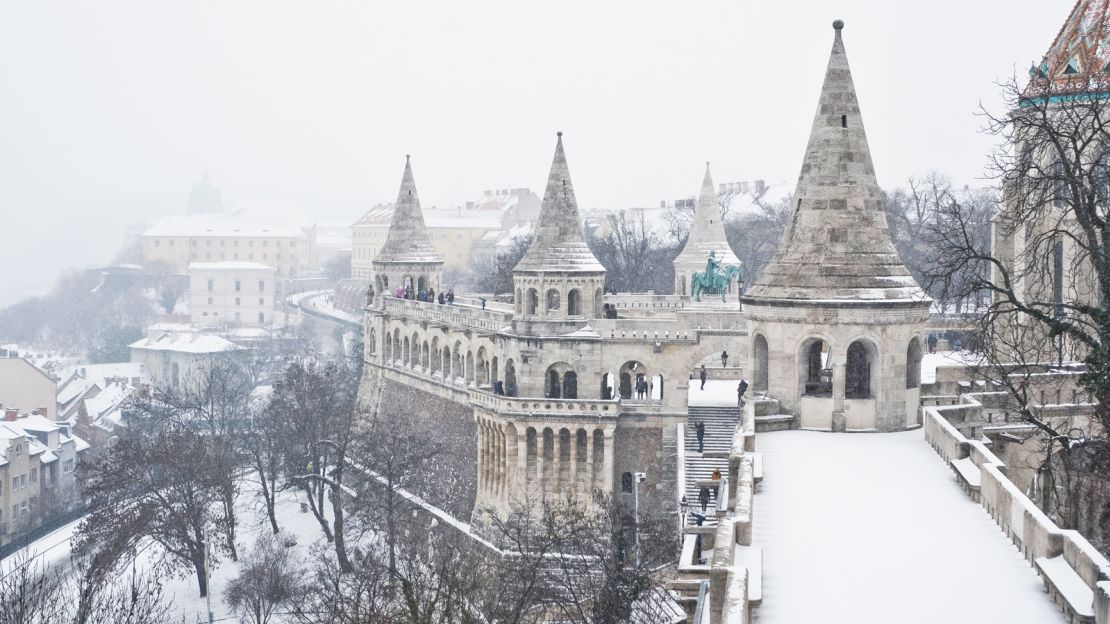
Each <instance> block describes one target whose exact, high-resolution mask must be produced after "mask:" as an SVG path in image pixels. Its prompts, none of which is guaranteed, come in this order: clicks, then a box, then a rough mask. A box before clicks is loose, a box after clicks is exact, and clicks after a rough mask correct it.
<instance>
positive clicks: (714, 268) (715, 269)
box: [690, 251, 744, 302]
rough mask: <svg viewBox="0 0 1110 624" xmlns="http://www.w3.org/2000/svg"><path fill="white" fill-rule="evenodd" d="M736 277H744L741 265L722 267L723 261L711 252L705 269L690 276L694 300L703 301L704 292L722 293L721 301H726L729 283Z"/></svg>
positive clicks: (740, 278)
mask: <svg viewBox="0 0 1110 624" xmlns="http://www.w3.org/2000/svg"><path fill="white" fill-rule="evenodd" d="M734 277H735V278H737V280H738V281H739V280H742V279H744V277H743V272H742V271H741V270H740V267H739V266H737V265H735V264H730V265H727V266H725V267H721V261H720V260H717V257H716V253H715V252H712V251H711V252H709V259H708V260H706V263H705V271H703V272H698V273H694V275H693V277H691V278H690V290H691V292H692V293H693V295H694V301H701V294H702V293H703V292H704V293H709V294H711V295H720V296H721V301H722V302H724V300H725V295H726V294H727V292H728V283H729V282H730V281H732V278H734Z"/></svg>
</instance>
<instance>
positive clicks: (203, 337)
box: [128, 331, 247, 389]
mask: <svg viewBox="0 0 1110 624" xmlns="http://www.w3.org/2000/svg"><path fill="white" fill-rule="evenodd" d="M128 346H129V347H130V348H131V361H132V362H137V363H141V364H143V365H144V366H145V367H146V370H147V371H149V372H150V379H151V382H152V383H154V385H156V386H161V387H164V388H172V389H187V388H188V387H190V386H191V385H193V384H194V383H196V381H197V380H198V379H199V377H200V375H201V374H203V372H204V371H205V370H206V369H207V368H209V367H211V366H213V365H215V364H217V363H220V362H236V361H239V359H240V358H241V356H242V354H243V353H245V352H246V351H247V349H244V348H243V347H240V346H239V345H237V344H235V343H233V342H231V341H230V340H227V339H225V338H221V337H220V336H214V335H212V334H205V333H196V332H168V331H167V332H159V333H156V334H154V335H152V336H148V337H146V338H143V339H142V340H138V341H136V342H133V343H131V344H130V345H128Z"/></svg>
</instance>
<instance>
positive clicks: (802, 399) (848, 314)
mask: <svg viewBox="0 0 1110 624" xmlns="http://www.w3.org/2000/svg"><path fill="white" fill-rule="evenodd" d="M843 27H844V23H843V22H841V21H839V20H837V21H836V22H834V24H833V28H834V29H835V37H834V40H833V46H832V53H831V54H830V57H829V64H828V69H827V71H826V73H825V82H824V85H823V87H822V89H821V97H820V100H819V102H818V106H817V114H816V115H815V117H814V120H813V128H812V130H811V131H810V136H809V144H808V146H807V147H806V153H805V158H804V159H803V161H802V170H801V174H800V175H799V177H798V186H797V190H796V191H795V194H794V202H795V205H794V212H793V217H792V219H791V222H790V224H789V225H788V227H787V229H786V232H785V233H784V234H783V239H782V242H781V244H780V246H779V250H778V252H777V253H776V254H775V256H774V258H773V259H772V261H771V263H770V264H769V265H768V266H767V268H766V269H764V271H763V273H762V274H761V275H760V276H759V278H758V279H757V280H756V281H755V284H754V285H753V286H752V287H751V288H750V289H749V290H748V292H747V294H746V295H745V296H744V297H743V299H742V301H743V302H744V305H745V310H746V312H747V316H748V319H749V333H750V336H751V345H752V346H751V349H752V351H751V354H750V357H751V359H750V360H749V361H750V362H751V363H752V377H753V380H752V385H753V387H754V389H755V390H756V391H757V392H759V391H763V390H766V391H767V392H768V393H769V394H770V395H771V396H772V397H774V398H777V399H779V400H781V401H782V403H783V404H784V405H786V406H787V407H788V408H789V409H792V410H793V411H794V412H795V413H797V414H798V415H799V417H800V424H801V425H802V426H805V427H815V428H825V429H833V430H845V429H847V430H876V429H877V430H898V429H904V428H906V427H907V426H911V425H913V424H915V423H916V419H917V407H918V394H919V382H920V368H921V352H922V350H921V336H920V334H921V332H922V331H923V329H924V322H925V320H926V319H927V318H928V314H929V306H930V304H931V301H930V300H929V299H928V297H926V296H925V294H924V292H923V291H922V290H921V288H920V286H919V285H918V284H917V282H916V281H915V280H914V279H913V277H912V276H911V275H910V273H909V271H908V270H907V269H906V267H905V266H904V265H903V264H902V261H901V259H900V258H899V256H898V252H897V251H896V250H895V249H894V245H893V243H892V242H891V239H890V232H889V230H888V228H887V223H886V216H885V214H884V212H883V205H882V199H881V194H880V191H879V185H878V182H877V181H876V180H875V170H874V166H873V165H872V162H871V152H870V149H869V147H868V144H867V135H866V133H865V132H864V129H863V118H862V116H861V115H860V109H859V103H858V100H857V98H856V91H855V86H854V84H853V82H852V73H851V69H850V68H849V66H848V57H847V55H846V54H845V52H844V41H843V37H842V30H843Z"/></svg>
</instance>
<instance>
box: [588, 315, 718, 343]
mask: <svg viewBox="0 0 1110 624" xmlns="http://www.w3.org/2000/svg"><path fill="white" fill-rule="evenodd" d="M589 325H590V327H592V328H593V330H594V331H596V332H597V333H598V335H599V336H601V337H602V338H607V339H612V340H635V341H645V342H660V343H665V342H685V343H694V342H697V339H698V338H697V333H696V332H692V331H689V330H683V331H679V329H678V328H679V327H680V326H681V325H680V324H679V323H675V322H674V321H673V320H671V321H666V320H657V319H634V318H633V319H629V318H622V319H590V322H589Z"/></svg>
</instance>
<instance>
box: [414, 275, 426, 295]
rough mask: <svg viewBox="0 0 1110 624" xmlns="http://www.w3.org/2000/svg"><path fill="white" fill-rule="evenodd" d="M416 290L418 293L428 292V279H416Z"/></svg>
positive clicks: (421, 277)
mask: <svg viewBox="0 0 1110 624" xmlns="http://www.w3.org/2000/svg"><path fill="white" fill-rule="evenodd" d="M416 290H417V292H419V291H421V290H428V278H426V277H424V276H423V275H421V276H420V277H418V278H416Z"/></svg>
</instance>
